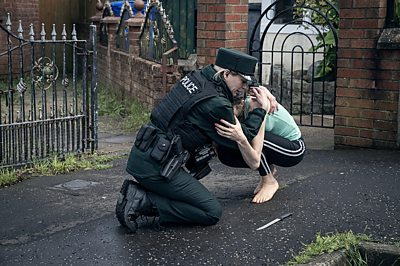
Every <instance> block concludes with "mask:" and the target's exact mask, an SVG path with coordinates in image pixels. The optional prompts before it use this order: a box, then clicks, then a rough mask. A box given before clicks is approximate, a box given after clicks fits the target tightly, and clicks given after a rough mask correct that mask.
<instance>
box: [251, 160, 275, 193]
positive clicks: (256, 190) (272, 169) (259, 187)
mask: <svg viewBox="0 0 400 266" xmlns="http://www.w3.org/2000/svg"><path fill="white" fill-rule="evenodd" d="M269 167H270V168H271V171H272V175H273V176H274V177H276V172H278V170H277V169H276V166H275V165H273V164H271V165H270V166H269ZM262 186H263V177H262V176H260V182H258V184H257V187H256V188H255V189H254V192H253V194H254V195H255V194H257V193H258V192H259V191H260V189H261V187H262Z"/></svg>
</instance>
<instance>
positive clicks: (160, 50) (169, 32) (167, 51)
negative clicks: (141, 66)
mask: <svg viewBox="0 0 400 266" xmlns="http://www.w3.org/2000/svg"><path fill="white" fill-rule="evenodd" d="M140 31H141V33H140V37H139V41H140V50H139V51H140V57H142V58H145V59H147V60H151V61H154V62H157V63H160V64H162V63H163V60H164V61H165V62H166V63H167V64H174V61H176V60H177V54H176V52H171V51H176V50H177V49H178V46H177V42H176V40H175V37H174V30H173V28H172V25H171V22H170V21H169V20H168V17H167V15H166V14H165V10H164V8H163V6H162V3H161V2H160V1H152V2H151V3H149V5H148V6H147V8H146V17H145V21H144V23H143V25H142V28H141V30H140Z"/></svg>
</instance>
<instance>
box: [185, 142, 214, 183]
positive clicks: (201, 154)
mask: <svg viewBox="0 0 400 266" xmlns="http://www.w3.org/2000/svg"><path fill="white" fill-rule="evenodd" d="M215 155H216V154H215V151H214V148H213V147H212V145H205V146H203V147H201V148H198V149H196V150H195V153H194V155H193V156H191V157H190V159H189V160H188V161H187V162H186V164H185V166H186V168H187V169H188V170H189V173H190V174H191V175H192V176H193V177H194V178H196V179H201V178H203V177H205V176H206V175H208V174H209V173H210V172H211V168H210V166H209V165H208V162H209V161H210V160H211V159H212V158H213V157H214V156H215Z"/></svg>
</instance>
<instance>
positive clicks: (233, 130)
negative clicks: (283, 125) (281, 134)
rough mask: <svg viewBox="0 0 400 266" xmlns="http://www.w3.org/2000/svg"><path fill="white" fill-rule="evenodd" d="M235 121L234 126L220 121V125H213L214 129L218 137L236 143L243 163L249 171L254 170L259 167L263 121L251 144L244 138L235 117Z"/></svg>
mask: <svg viewBox="0 0 400 266" xmlns="http://www.w3.org/2000/svg"><path fill="white" fill-rule="evenodd" d="M235 120H236V121H235V122H236V124H231V123H229V122H227V121H225V120H223V119H222V120H221V123H220V124H215V128H216V130H217V133H218V134H219V135H221V136H222V137H225V138H228V139H230V140H233V141H235V142H236V143H237V145H238V147H239V150H240V153H241V154H242V157H243V159H244V161H245V162H246V164H247V165H248V166H249V167H250V168H251V169H253V170H255V169H257V168H258V167H259V166H260V160H261V152H262V147H263V140H264V134H265V129H264V128H265V119H264V121H263V122H262V124H261V127H260V130H259V131H258V134H257V135H256V136H255V137H254V138H253V140H252V141H251V144H250V143H249V141H248V140H247V139H246V136H245V135H244V133H243V130H242V128H241V127H240V123H239V120H238V119H237V118H236V117H235Z"/></svg>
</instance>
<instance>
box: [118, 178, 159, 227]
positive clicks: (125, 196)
mask: <svg viewBox="0 0 400 266" xmlns="http://www.w3.org/2000/svg"><path fill="white" fill-rule="evenodd" d="M115 212H116V216H117V219H118V221H119V222H120V224H121V225H123V226H125V227H127V228H128V229H129V230H130V231H131V232H132V233H134V232H136V230H137V228H138V224H137V221H136V220H137V218H139V217H140V216H147V217H151V216H158V212H157V209H156V208H155V205H154V204H153V203H152V202H151V201H150V198H149V196H148V195H147V192H146V191H145V190H144V189H143V188H142V187H140V186H139V184H137V183H136V182H134V181H133V180H128V179H126V180H125V181H124V183H123V184H122V187H121V191H120V196H119V199H118V201H117V205H116V208H115Z"/></svg>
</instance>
